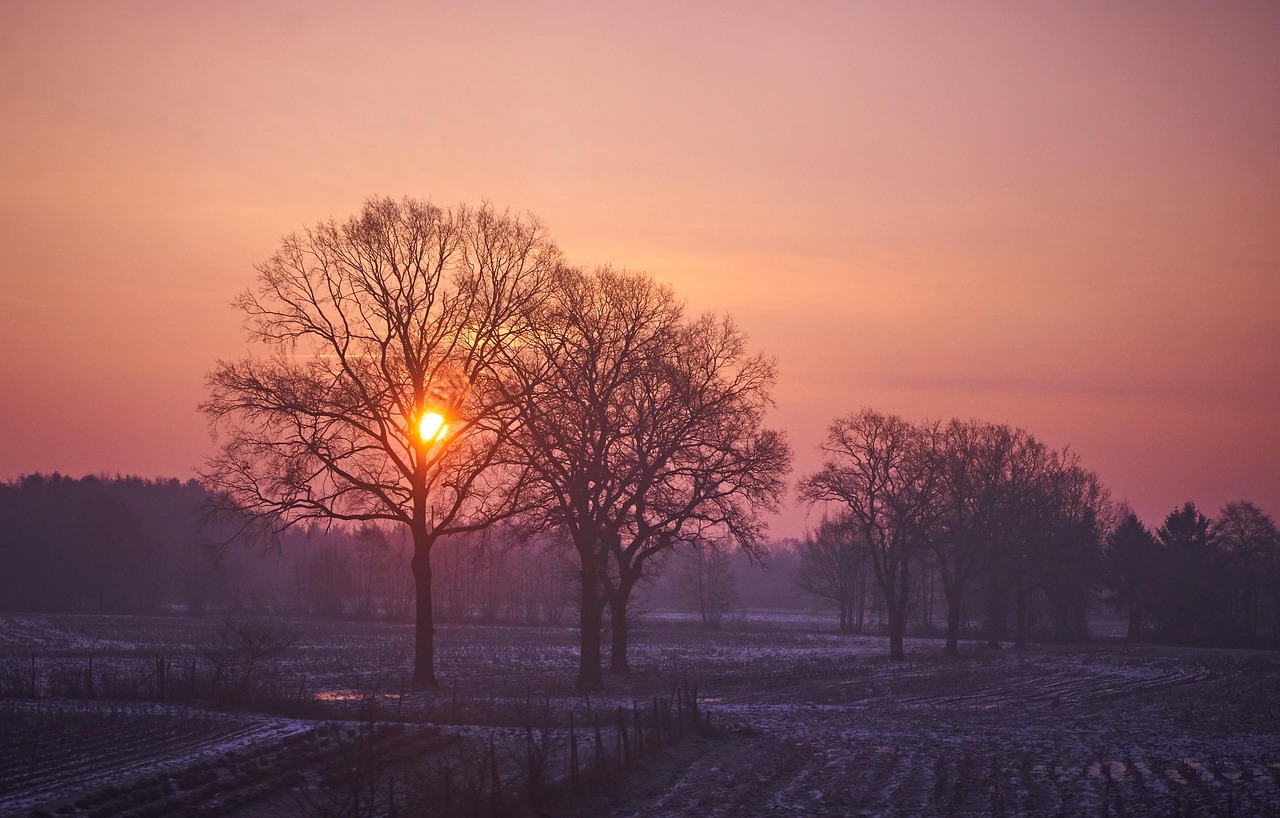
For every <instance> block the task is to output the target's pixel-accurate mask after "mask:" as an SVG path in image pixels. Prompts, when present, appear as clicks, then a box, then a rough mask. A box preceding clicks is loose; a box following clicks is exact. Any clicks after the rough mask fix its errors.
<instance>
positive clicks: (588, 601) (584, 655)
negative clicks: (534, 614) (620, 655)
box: [577, 548, 604, 693]
mask: <svg viewBox="0 0 1280 818" xmlns="http://www.w3.org/2000/svg"><path fill="white" fill-rule="evenodd" d="M579 556H582V557H583V560H582V570H581V572H580V573H579V577H580V579H581V584H582V588H581V592H582V593H581V596H580V598H579V606H578V624H579V653H578V681H577V688H578V690H579V691H581V692H583V693H588V692H592V691H596V690H603V689H604V675H603V674H602V673H601V672H600V626H601V619H602V618H603V617H602V615H603V613H604V606H603V605H602V604H601V601H600V589H599V584H600V580H599V577H598V576H597V570H598V569H597V566H596V560H597V557H596V555H595V549H594V548H592V553H591V554H590V555H583V554H580V555H579Z"/></svg>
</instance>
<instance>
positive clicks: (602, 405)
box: [511, 269, 790, 690]
mask: <svg viewBox="0 0 1280 818" xmlns="http://www.w3.org/2000/svg"><path fill="white" fill-rule="evenodd" d="M537 323H538V329H539V331H538V332H537V333H535V335H534V336H533V337H532V338H531V339H530V341H529V342H528V343H526V344H525V345H523V346H522V347H520V348H518V349H516V350H514V355H513V358H514V360H515V362H516V363H517V364H518V365H517V366H515V367H513V368H514V369H516V370H517V371H519V372H521V373H522V374H523V376H524V379H523V381H522V382H521V383H520V384H519V386H518V389H517V390H516V391H515V392H514V393H513V394H512V396H511V397H512V399H513V400H514V401H515V402H516V403H517V405H518V406H519V409H520V417H521V420H522V421H523V423H522V425H521V426H520V428H519V429H518V431H517V434H516V436H515V438H514V440H515V442H516V444H517V446H518V447H519V448H520V449H521V450H522V452H523V459H522V464H523V465H524V466H525V467H526V468H528V469H529V470H530V472H531V473H533V474H534V475H535V476H536V481H535V484H536V485H537V486H538V487H539V488H540V490H541V497H542V501H541V506H542V507H543V508H544V509H545V515H544V516H543V518H542V519H543V520H544V522H545V524H546V525H548V526H550V527H554V528H559V529H561V530H563V531H564V532H566V533H567V535H568V538H569V539H570V540H571V542H572V543H573V545H574V548H575V550H576V552H577V554H578V561H579V577H578V580H579V582H578V584H579V593H580V600H579V606H578V609H579V627H580V655H579V668H578V679H577V685H578V688H579V689H581V690H596V689H599V688H600V687H602V686H603V683H604V682H603V677H602V675H601V669H600V662H601V649H600V630H601V626H602V622H603V610H604V606H605V605H606V604H608V605H610V613H611V619H610V621H611V627H612V634H613V654H612V658H611V667H612V668H613V670H615V671H618V672H625V671H626V670H627V664H626V635H627V615H626V606H627V602H628V600H629V599H630V595H631V591H632V590H633V589H634V587H635V585H636V583H637V582H638V581H639V579H640V577H641V576H642V574H643V570H644V566H645V564H646V562H647V561H648V560H650V559H652V558H654V557H655V556H656V555H659V554H661V553H663V552H664V551H667V550H669V549H671V548H673V547H674V546H675V545H676V544H677V543H680V542H687V541H691V540H692V539H693V538H694V537H698V536H707V535H708V534H709V533H711V532H713V531H725V532H727V533H728V534H729V535H731V536H733V537H734V538H736V539H737V540H738V542H739V543H740V544H742V545H744V546H747V547H751V546H753V545H754V544H755V543H756V542H757V541H758V539H759V534H760V531H761V526H760V524H759V517H758V515H759V513H760V512H761V511H764V510H768V509H770V508H772V507H773V504H774V503H776V499H777V496H778V495H779V494H780V492H781V489H782V486H783V482H782V481H783V478H784V477H785V474H786V471H787V468H788V466H789V458H790V449H789V447H788V446H787V443H786V440H785V438H784V437H783V436H782V435H781V434H780V433H777V432H773V431H771V430H767V429H763V428H762V427H761V421H762V418H763V412H764V409H765V407H766V406H767V404H768V402H769V399H770V391H771V389H772V385H773V379H774V365H773V362H772V361H771V360H769V359H767V358H764V357H762V356H749V355H747V354H746V353H745V349H744V344H745V341H744V338H743V336H742V334H741V333H740V332H738V331H737V330H736V328H734V326H733V325H732V323H731V322H729V321H728V320H727V319H725V320H715V319H710V318H704V319H698V320H694V321H687V320H686V319H685V317H684V314H683V308H682V306H681V305H680V304H679V302H677V301H676V299H675V296H674V295H673V293H672V292H671V290H670V289H669V288H666V287H663V286H661V285H658V284H657V283H655V282H654V281H653V280H652V279H651V278H649V277H648V276H645V275H640V274H634V273H624V272H618V271H614V270H609V269H602V270H597V271H595V272H594V273H585V272H581V271H573V270H565V271H563V272H562V274H561V276H560V277H559V280H558V287H557V288H556V290H555V297H554V298H552V299H549V300H548V301H547V302H545V304H544V308H543V310H542V311H541V312H540V313H539V314H538V319H537Z"/></svg>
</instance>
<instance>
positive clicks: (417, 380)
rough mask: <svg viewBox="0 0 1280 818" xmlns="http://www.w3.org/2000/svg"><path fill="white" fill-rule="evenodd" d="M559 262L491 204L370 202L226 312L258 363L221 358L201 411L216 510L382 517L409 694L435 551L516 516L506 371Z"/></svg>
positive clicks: (275, 517)
mask: <svg viewBox="0 0 1280 818" xmlns="http://www.w3.org/2000/svg"><path fill="white" fill-rule="evenodd" d="M559 263H560V255H559V251H558V250H557V249H556V247H555V245H554V244H553V243H552V242H551V240H550V239H549V238H548V237H547V235H546V232H545V231H544V230H543V228H542V227H541V225H540V224H539V223H538V222H537V221H536V220H534V219H532V218H523V217H516V216H511V215H509V214H506V213H500V212H496V211H494V210H493V209H492V208H490V207H488V206H486V207H484V208H481V209H479V210H470V209H467V208H465V207H461V208H457V209H453V210H447V209H442V208H439V207H436V206H434V205H432V204H429V203H426V202H422V201H417V200H413V199H405V200H403V201H394V200H391V199H376V200H369V201H368V202H366V203H365V206H364V208H363V210H362V212H361V213H360V214H359V215H358V216H356V217H353V218H351V219H348V220H347V221H345V222H342V223H337V222H334V221H329V222H327V223H323V224H319V225H317V226H316V227H315V228H313V229H309V230H307V231H305V232H304V233H302V234H301V235H297V234H295V235H291V236H288V237H287V238H285V239H284V241H283V244H282V246H281V248H280V250H279V251H278V252H277V253H276V254H275V255H274V256H273V257H272V258H271V259H270V260H268V261H267V262H266V263H264V264H261V265H259V266H258V268H257V269H258V282H257V286H256V287H255V288H254V289H252V290H250V291H248V292H246V293H244V294H243V295H242V296H240V297H239V298H238V299H237V301H236V306H237V307H238V308H239V309H240V310H241V311H242V312H244V313H245V316H246V328H247V331H248V334H249V337H250V338H251V340H253V341H255V342H257V343H258V344H261V345H262V346H263V347H265V349H266V350H267V352H268V354H267V356H265V357H250V358H245V359H243V360H240V361H231V362H220V363H219V364H218V365H217V367H216V368H215V369H214V371H213V372H212V373H211V374H210V375H209V378H208V389H209V397H208V399H207V400H206V401H205V403H204V404H203V405H202V406H201V408H202V410H203V411H204V413H205V414H206V415H207V416H208V418H209V420H210V423H211V425H212V426H213V428H214V430H215V432H216V433H217V434H218V435H219V440H220V444H221V445H220V450H219V452H218V454H217V455H216V456H215V457H213V458H212V459H211V460H210V461H209V462H208V465H207V467H206V469H205V471H204V474H203V479H204V482H205V484H206V485H207V486H208V487H209V488H210V489H211V490H212V491H214V492H215V493H216V494H217V496H218V497H219V498H221V502H222V508H223V510H224V511H227V512H231V513H236V514H241V515H243V517H244V519H246V520H248V521H257V522H259V523H262V526H261V527H260V529H262V530H268V531H271V532H279V531H281V530H283V529H285V528H287V527H289V526H292V525H295V524H298V523H300V522H306V521H314V520H321V521H331V520H352V521H386V522H391V523H398V524H400V525H403V526H405V527H406V528H407V529H408V530H409V531H410V533H411V535H412V539H413V557H412V567H413V574H414V579H415V587H416V618H417V633H416V638H415V663H414V675H413V679H414V683H415V684H416V685H418V686H424V687H430V686H434V685H435V684H436V678H435V671H434V660H433V650H434V641H433V635H434V625H433V617H432V597H431V560H430V556H431V547H432V544H433V543H435V542H436V540H437V539H438V538H439V537H441V536H444V535H446V534H449V533H458V532H462V531H468V530H476V529H479V528H482V527H484V526H486V525H488V524H489V523H490V522H492V521H493V520H495V519H497V518H501V517H503V516H505V515H508V514H511V513H512V512H513V511H514V510H516V509H517V507H518V505H519V502H518V501H519V498H520V494H519V492H518V491H515V490H514V489H515V488H516V487H517V486H518V478H519V475H518V473H517V472H516V471H514V470H512V469H510V468H501V467H500V466H501V462H500V461H501V458H500V452H501V447H502V445H503V444H504V443H505V442H506V441H507V439H508V438H509V437H510V434H511V430H512V427H513V425H514V424H515V423H516V420H517V416H516V413H515V412H513V411H512V407H511V404H510V394H511V391H512V390H511V385H510V384H509V383H505V382H503V381H504V378H505V377H506V374H505V373H504V371H503V369H502V366H501V364H502V362H503V361H505V360H507V358H508V355H507V351H508V350H509V349H510V348H511V347H512V346H514V345H517V344H519V343H521V339H522V338H524V337H525V336H527V335H528V334H529V330H530V327H529V325H528V323H527V321H526V320H525V319H526V316H527V314H528V311H529V310H530V309H532V308H536V306H537V302H538V300H539V299H540V298H541V294H542V292H543V290H544V287H545V282H546V280H547V279H548V277H549V275H550V274H551V272H552V271H553V270H554V269H555V268H556V267H557V266H558V265H559Z"/></svg>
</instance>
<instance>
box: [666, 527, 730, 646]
mask: <svg viewBox="0 0 1280 818" xmlns="http://www.w3.org/2000/svg"><path fill="white" fill-rule="evenodd" d="M676 559H677V562H676V570H677V571H678V572H679V575H678V576H677V577H676V582H677V588H678V589H679V591H680V596H681V598H682V599H683V600H684V602H685V604H687V605H688V606H689V607H690V608H692V609H693V610H694V611H695V612H697V614H698V616H699V618H700V619H701V620H702V624H703V627H706V628H713V629H714V628H719V627H720V620H721V619H722V618H723V617H724V615H725V614H726V613H728V612H729V611H731V610H733V608H734V607H735V606H736V605H737V604H738V589H737V586H736V584H735V583H734V578H733V552H732V551H731V550H730V546H729V544H728V543H725V542H723V541H720V540H704V541H702V542H699V543H697V544H696V545H695V546H694V547H692V548H689V549H682V550H681V551H680V552H679V554H678V556H677V558H676Z"/></svg>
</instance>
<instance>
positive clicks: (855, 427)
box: [800, 409, 941, 659]
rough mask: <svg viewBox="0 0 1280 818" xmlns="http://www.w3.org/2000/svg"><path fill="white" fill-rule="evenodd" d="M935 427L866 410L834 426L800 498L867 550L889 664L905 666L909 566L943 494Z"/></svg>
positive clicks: (925, 542) (804, 481)
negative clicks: (823, 510) (825, 506)
mask: <svg viewBox="0 0 1280 818" xmlns="http://www.w3.org/2000/svg"><path fill="white" fill-rule="evenodd" d="M940 437H941V431H940V430H939V428H938V425H937V424H936V423H923V424H918V425H917V424H912V423H909V422H907V421H905V420H903V419H902V418H900V417H898V416H897V415H886V414H882V413H879V412H875V411H872V410H869V409H864V410H863V411H861V412H858V413H856V414H852V415H849V416H848V417H845V418H841V419H839V420H836V421H835V422H834V423H833V424H832V425H831V427H830V429H829V431H828V432H827V437H826V440H825V441H824V442H823V444H822V447H821V448H822V451H823V453H824V454H825V461H824V463H823V465H822V468H821V469H819V470H818V471H817V472H815V473H814V474H811V475H809V476H808V477H805V478H804V479H802V480H801V481H800V497H801V498H802V499H803V500H805V501H807V502H809V503H832V504H834V505H835V506H836V507H837V508H838V509H839V510H840V512H841V513H842V514H843V515H845V516H847V518H848V520H849V522H850V523H851V524H852V525H854V526H855V527H856V528H857V529H858V530H859V531H860V533H861V536H862V537H863V539H864V540H865V541H866V542H867V545H868V547H869V548H870V552H871V564H872V566H873V568H874V569H875V576H876V582H877V584H878V585H879V586H880V591H881V593H882V594H883V596H884V601H885V608H886V612H887V614H888V618H889V657H890V658H891V659H902V658H903V656H904V652H903V637H904V635H905V632H906V617H907V604H908V600H909V598H910V590H911V585H910V568H911V564H912V562H913V561H914V560H915V559H916V557H917V556H918V555H919V554H920V553H921V551H922V550H923V549H925V548H927V547H928V545H929V531H930V529H931V527H932V526H933V525H934V517H935V515H936V512H937V503H938V495H939V491H940V483H941V480H940V470H939V469H938V468H937V458H936V456H935V453H936V451H937V447H938V446H939V438H940Z"/></svg>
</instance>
